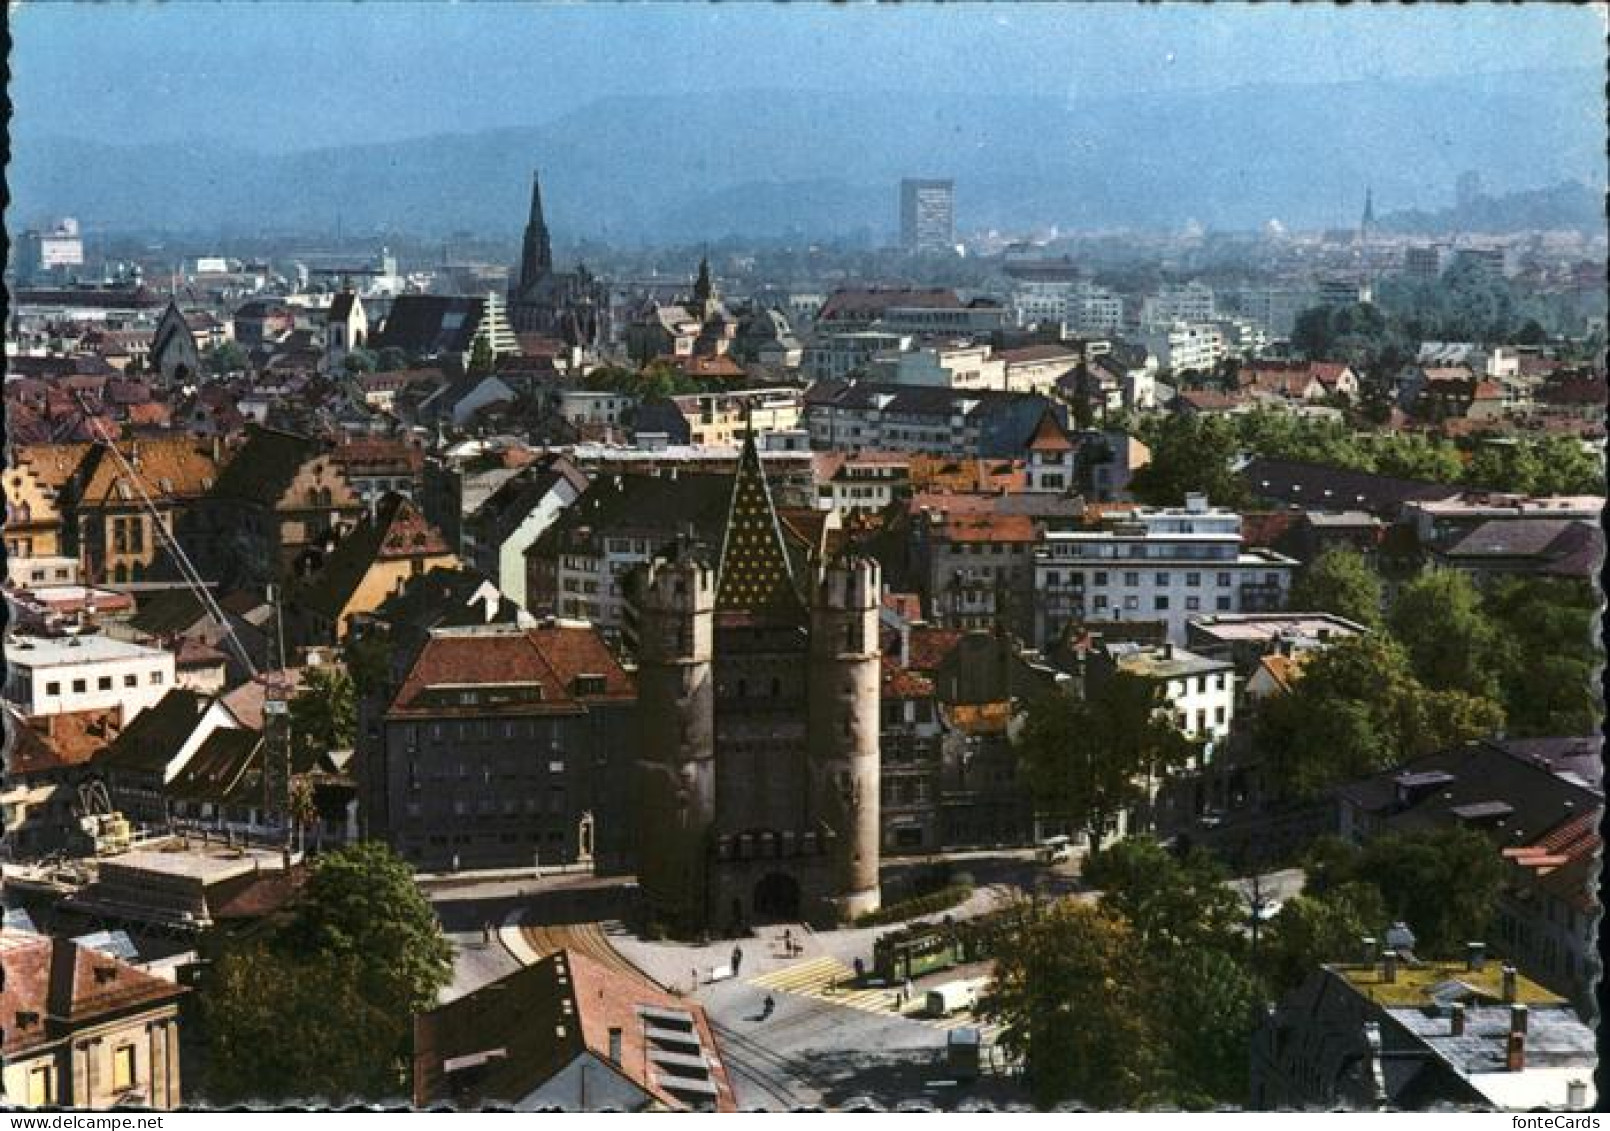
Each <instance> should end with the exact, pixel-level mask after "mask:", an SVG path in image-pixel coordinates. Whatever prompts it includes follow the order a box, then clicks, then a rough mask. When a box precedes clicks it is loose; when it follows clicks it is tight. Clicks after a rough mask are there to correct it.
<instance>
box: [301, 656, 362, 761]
mask: <svg viewBox="0 0 1610 1131" xmlns="http://www.w3.org/2000/svg"><path fill="white" fill-rule="evenodd" d="M357 728H358V704H357V697H356V695H355V694H354V691H353V686H352V678H351V677H350V676H349V675H348V674H347V673H346V671H345V670H343V669H341V668H332V667H317V668H310V669H309V670H308V672H307V674H306V675H304V676H303V677H302V689H301V690H300V691H299V692H297V694H296V697H295V698H294V699H292V700H291V738H292V742H293V743H294V750H295V753H296V763H297V765H298V766H299V767H301V766H307V765H309V764H310V763H311V762H312V761H313V760H314V759H316V758H318V757H319V756H320V755H322V754H325V753H328V752H329V751H331V750H350V749H351V748H352V743H353V740H354V738H355V737H356V735H357Z"/></svg>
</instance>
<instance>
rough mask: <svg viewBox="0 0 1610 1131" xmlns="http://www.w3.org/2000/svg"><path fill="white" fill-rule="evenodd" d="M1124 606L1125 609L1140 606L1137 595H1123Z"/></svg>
mask: <svg viewBox="0 0 1610 1131" xmlns="http://www.w3.org/2000/svg"><path fill="white" fill-rule="evenodd" d="M1124 608H1126V609H1138V608H1140V598H1139V597H1125V598H1124Z"/></svg>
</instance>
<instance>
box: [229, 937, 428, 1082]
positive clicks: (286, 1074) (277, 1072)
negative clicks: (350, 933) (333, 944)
mask: <svg viewBox="0 0 1610 1131" xmlns="http://www.w3.org/2000/svg"><path fill="white" fill-rule="evenodd" d="M357 985H358V982H357V978H356V976H355V972H354V970H353V967H352V964H351V962H350V961H348V960H338V959H332V958H331V957H329V956H327V955H314V954H310V955H306V956H304V957H300V958H297V957H292V956H290V955H287V954H285V953H283V952H282V951H280V950H278V949H275V948H273V947H272V946H270V945H269V944H268V943H266V942H264V941H262V940H258V941H255V942H248V943H244V944H236V945H235V946H232V947H230V948H227V949H226V950H225V951H224V953H223V954H222V955H221V956H220V957H219V959H218V960H217V961H216V962H214V963H213V965H212V967H211V968H210V969H209V971H208V972H207V977H206V980H205V981H204V982H203V984H202V989H201V994H200V1002H199V1004H200V1013H201V1021H202V1025H203V1027H204V1031H205V1033H206V1049H207V1065H206V1073H205V1077H204V1082H203V1086H202V1089H201V1091H202V1092H203V1094H204V1095H205V1096H206V1098H207V1099H208V1100H209V1101H211V1102H212V1103H214V1104H235V1103H243V1102H247V1101H252V1100H255V1101H259V1102H265V1103H271V1104H280V1103H285V1102H287V1101H290V1100H322V1101H325V1102H330V1103H341V1102H345V1101H349V1100H358V1099H369V1100H374V1099H382V1098H386V1097H389V1096H395V1095H397V1094H398V1093H399V1092H401V1091H402V1089H401V1087H400V1084H399V1076H398V1072H397V1067H398V1065H397V1059H396V1054H397V1050H398V1049H399V1048H400V1047H401V1046H402V1043H403V1041H404V1039H405V1037H406V1035H407V1031H408V1018H407V1017H406V1016H404V1015H394V1014H388V1013H386V1012H385V1011H384V1010H382V1009H380V1008H378V1007H377V1006H375V1005H374V1004H373V1003H371V1002H369V1001H367V1000H365V999H364V997H363V996H362V995H361V994H360V993H359V992H358V988H357Z"/></svg>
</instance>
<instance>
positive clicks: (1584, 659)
mask: <svg viewBox="0 0 1610 1131" xmlns="http://www.w3.org/2000/svg"><path fill="white" fill-rule="evenodd" d="M1483 605H1484V608H1485V609H1486V611H1487V614H1488V616H1489V617H1490V618H1491V619H1492V622H1493V625H1494V634H1495V636H1496V637H1497V639H1498V641H1499V643H1500V649H1501V654H1502V660H1501V671H1502V675H1501V677H1500V678H1501V680H1502V683H1503V699H1504V708H1505V712H1506V714H1507V715H1508V716H1509V728H1510V730H1511V732H1512V733H1515V734H1526V735H1545V734H1593V733H1596V732H1597V731H1598V729H1599V722H1600V700H1599V695H1598V688H1597V682H1596V680H1595V678H1594V677H1595V673H1596V672H1597V670H1598V668H1599V666H1600V665H1601V664H1602V663H1603V661H1604V651H1603V647H1602V645H1601V641H1600V636H1599V596H1598V593H1597V592H1596V591H1595V589H1594V587H1593V586H1592V585H1590V584H1588V583H1587V582H1585V581H1578V580H1576V579H1574V578H1552V577H1524V578H1521V577H1517V578H1506V579H1503V580H1500V581H1497V582H1494V583H1493V584H1492V585H1490V586H1489V587H1488V588H1487V589H1486V590H1485V591H1484V593H1483Z"/></svg>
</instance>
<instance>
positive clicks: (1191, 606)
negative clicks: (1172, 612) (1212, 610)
mask: <svg viewBox="0 0 1610 1131" xmlns="http://www.w3.org/2000/svg"><path fill="white" fill-rule="evenodd" d="M1201 607H1202V598H1200V597H1187V598H1185V609H1186V611H1187V612H1192V613H1194V612H1196V611H1197V610H1198V609H1200V608H1201Z"/></svg>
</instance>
